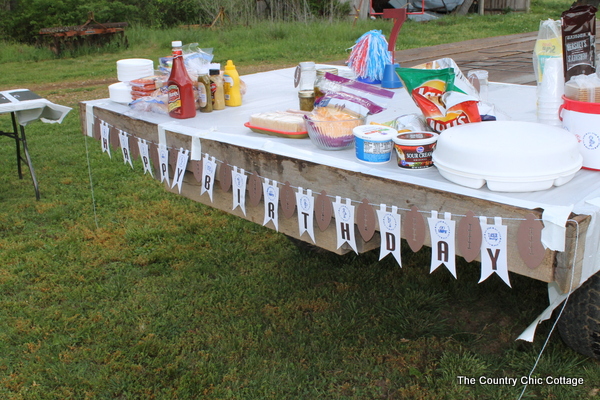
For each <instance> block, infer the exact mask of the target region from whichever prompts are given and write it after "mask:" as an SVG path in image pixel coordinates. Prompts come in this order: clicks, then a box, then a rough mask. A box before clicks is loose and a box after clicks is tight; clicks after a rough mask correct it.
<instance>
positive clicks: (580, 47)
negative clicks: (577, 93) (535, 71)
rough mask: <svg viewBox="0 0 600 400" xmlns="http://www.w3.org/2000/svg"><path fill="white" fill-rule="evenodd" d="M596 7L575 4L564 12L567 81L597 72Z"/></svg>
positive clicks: (564, 58) (563, 28) (563, 36)
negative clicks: (576, 76) (577, 76)
mask: <svg viewBox="0 0 600 400" xmlns="http://www.w3.org/2000/svg"><path fill="white" fill-rule="evenodd" d="M596 11H597V9H596V7H594V6H591V5H589V4H582V5H574V6H572V7H571V8H570V9H568V10H567V11H564V12H563V13H562V42H563V65H564V74H565V82H566V81H568V80H569V79H571V77H573V76H575V75H581V74H585V75H590V74H593V73H595V72H596Z"/></svg>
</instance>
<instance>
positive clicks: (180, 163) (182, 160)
mask: <svg viewBox="0 0 600 400" xmlns="http://www.w3.org/2000/svg"><path fill="white" fill-rule="evenodd" d="M189 158H190V151H189V150H186V149H184V148H182V147H181V148H179V154H177V164H176V167H175V173H174V176H173V184H172V185H171V189H173V188H174V187H175V185H177V189H178V190H179V193H181V184H182V183H183V176H184V175H185V169H186V168H187V163H188V159H189Z"/></svg>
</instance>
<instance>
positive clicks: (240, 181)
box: [231, 166, 248, 215]
mask: <svg viewBox="0 0 600 400" xmlns="http://www.w3.org/2000/svg"><path fill="white" fill-rule="evenodd" d="M247 180H248V177H247V176H246V174H245V173H244V169H243V168H239V170H238V167H235V166H234V167H233V168H232V169H231V183H232V184H233V191H232V193H233V208H232V210H235V209H236V208H237V207H238V206H239V207H240V208H241V209H242V212H243V213H244V215H246V181H247Z"/></svg>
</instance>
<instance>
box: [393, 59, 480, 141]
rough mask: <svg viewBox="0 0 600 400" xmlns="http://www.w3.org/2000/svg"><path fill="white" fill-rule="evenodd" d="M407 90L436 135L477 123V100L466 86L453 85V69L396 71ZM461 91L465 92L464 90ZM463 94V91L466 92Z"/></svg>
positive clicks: (478, 116) (407, 69)
mask: <svg viewBox="0 0 600 400" xmlns="http://www.w3.org/2000/svg"><path fill="white" fill-rule="evenodd" d="M396 71H397V72H398V75H399V76H400V79H401V80H402V82H403V84H404V86H405V87H406V90H408V92H409V94H410V96H411V97H412V99H413V101H414V102H415V104H416V105H417V106H418V107H419V109H420V110H421V112H422V113H423V115H424V117H425V120H426V121H427V125H428V126H429V127H430V128H431V129H432V130H433V131H435V132H438V133H440V132H442V131H443V130H445V129H447V128H450V127H452V126H457V125H463V124H467V123H470V122H480V121H481V116H480V115H479V107H478V105H477V103H478V102H479V99H478V98H477V97H476V96H474V95H472V94H471V93H468V92H470V90H469V87H468V86H465V85H464V82H462V81H461V82H460V83H461V85H460V86H462V88H461V87H458V85H456V84H455V80H456V77H457V74H456V72H455V69H454V68H451V67H450V68H439V69H420V68H397V69H396ZM463 88H464V90H463ZM465 90H466V91H465Z"/></svg>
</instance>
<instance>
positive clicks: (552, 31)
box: [533, 19, 563, 86]
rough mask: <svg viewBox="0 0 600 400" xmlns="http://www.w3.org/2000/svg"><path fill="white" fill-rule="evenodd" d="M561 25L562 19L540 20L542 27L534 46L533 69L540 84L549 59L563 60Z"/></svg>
mask: <svg viewBox="0 0 600 400" xmlns="http://www.w3.org/2000/svg"><path fill="white" fill-rule="evenodd" d="M560 25H561V23H560V21H554V20H552V19H547V20H545V21H540V29H539V31H538V36H537V40H536V41H535V46H534V48H533V71H534V72H535V77H536V79H537V83H538V86H539V85H540V84H541V83H542V81H543V76H544V67H545V65H546V62H547V61H548V59H550V58H555V59H560V60H561V62H562V56H563V50H562V34H561V27H560Z"/></svg>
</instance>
